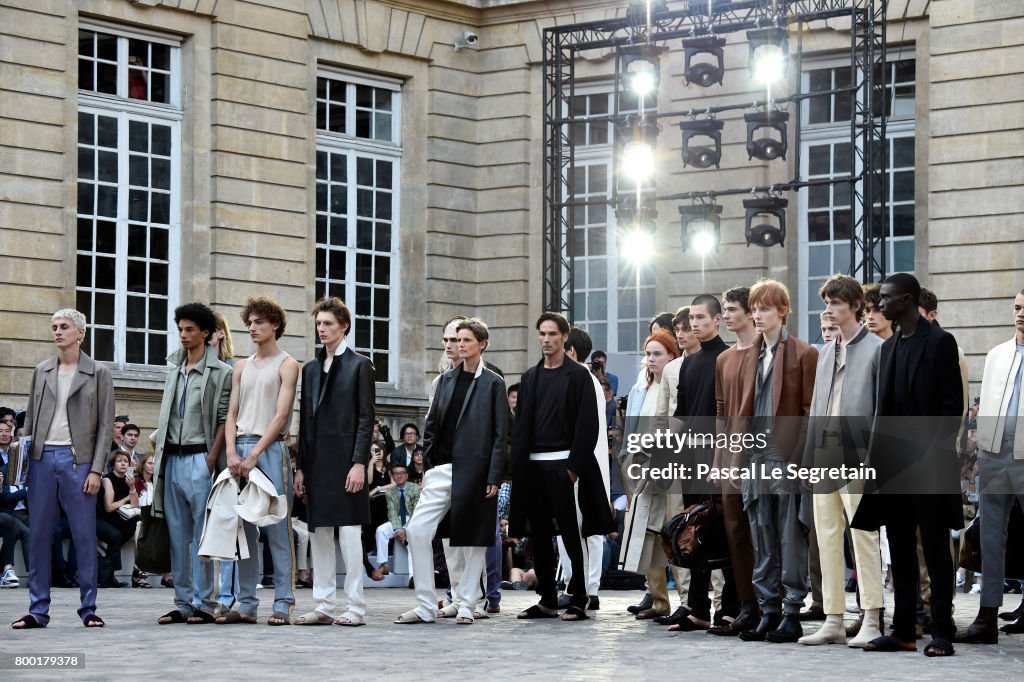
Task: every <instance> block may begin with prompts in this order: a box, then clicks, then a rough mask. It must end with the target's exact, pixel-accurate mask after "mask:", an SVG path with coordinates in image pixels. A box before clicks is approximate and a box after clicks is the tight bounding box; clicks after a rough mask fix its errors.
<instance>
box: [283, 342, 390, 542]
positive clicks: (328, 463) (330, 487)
mask: <svg viewBox="0 0 1024 682" xmlns="http://www.w3.org/2000/svg"><path fill="white" fill-rule="evenodd" d="M325 359H326V351H325V350H324V349H321V350H320V352H319V354H318V355H317V357H316V358H315V359H314V360H310V361H309V362H307V363H306V364H305V366H304V367H303V368H302V397H301V399H300V400H299V452H298V455H297V457H296V460H297V468H298V470H299V471H301V472H302V474H303V477H304V479H305V485H306V507H307V514H308V517H307V523H308V524H309V527H310V529H311V530H312V529H314V528H317V527H319V526H358V525H362V524H365V523H370V501H369V497H368V494H367V493H368V491H367V488H366V486H363V488H362V490H360V491H359V492H358V493H346V492H345V479H346V478H347V477H348V472H349V470H350V469H351V468H352V465H353V464H356V463H358V464H364V465H365V464H366V463H367V461H368V460H369V456H370V439H371V438H372V437H373V422H374V416H375V415H374V407H373V405H374V400H375V397H374V380H375V374H374V370H373V364H372V363H371V362H370V360H369V359H368V358H366V357H363V356H362V355H360V354H358V353H356V352H355V351H353V350H352V349H351V348H346V349H345V352H344V353H342V354H341V355H339V356H336V357H335V358H334V362H333V363H332V364H331V369H330V371H329V372H328V373H327V377H326V380H324V373H323V364H324V360H325Z"/></svg>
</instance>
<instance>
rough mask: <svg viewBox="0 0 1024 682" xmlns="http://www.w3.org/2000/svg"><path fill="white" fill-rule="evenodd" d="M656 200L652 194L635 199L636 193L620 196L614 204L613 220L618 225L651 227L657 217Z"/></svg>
mask: <svg viewBox="0 0 1024 682" xmlns="http://www.w3.org/2000/svg"><path fill="white" fill-rule="evenodd" d="M657 205H658V202H657V199H656V198H655V196H654V193H653V192H646V193H644V194H643V195H642V196H641V197H640V199H639V200H638V199H637V196H636V193H635V192H634V193H630V194H622V195H620V196H619V198H618V201H617V202H616V203H615V220H616V221H617V222H618V223H619V225H653V224H654V221H655V220H656V219H657V217H658V209H657Z"/></svg>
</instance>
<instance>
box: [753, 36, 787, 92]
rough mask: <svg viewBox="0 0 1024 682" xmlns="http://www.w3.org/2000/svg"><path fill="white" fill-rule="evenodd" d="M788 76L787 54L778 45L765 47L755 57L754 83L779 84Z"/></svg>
mask: <svg viewBox="0 0 1024 682" xmlns="http://www.w3.org/2000/svg"><path fill="white" fill-rule="evenodd" d="M785 75H786V54H785V53H784V52H783V51H782V49H781V48H779V47H778V46H776V45H765V46H763V47H761V48H759V49H758V50H757V53H756V54H755V55H754V81H755V82H758V83H762V84H764V85H770V84H772V83H778V82H779V81H781V80H782V79H783V78H784V77H785Z"/></svg>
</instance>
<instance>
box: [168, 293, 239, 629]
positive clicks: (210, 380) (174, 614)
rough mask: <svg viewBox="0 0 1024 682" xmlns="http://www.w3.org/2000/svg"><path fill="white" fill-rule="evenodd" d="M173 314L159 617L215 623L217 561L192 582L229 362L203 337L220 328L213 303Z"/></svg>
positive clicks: (219, 442)
mask: <svg viewBox="0 0 1024 682" xmlns="http://www.w3.org/2000/svg"><path fill="white" fill-rule="evenodd" d="M174 321H175V323H176V324H177V325H178V337H179V339H180V340H181V348H180V349H179V350H176V351H175V352H174V353H172V354H171V355H170V356H169V357H168V358H167V361H168V362H169V363H170V364H171V365H172V367H171V369H170V370H169V371H168V372H167V381H166V382H165V383H164V394H163V399H162V401H161V403H160V422H159V424H160V425H159V427H158V428H157V431H156V453H155V459H154V461H153V482H154V491H153V514H154V515H155V516H163V517H165V518H166V519H167V530H168V533H169V534H170V540H171V575H172V576H173V579H174V609H172V610H171V611H168V612H167V613H165V614H164V615H163V616H161V617H160V619H159V621H158V622H159V623H160V624H161V625H168V624H171V623H185V622H188V623H212V622H214V616H213V611H214V609H215V608H216V606H217V601H216V598H215V596H216V595H215V594H214V585H213V564H212V563H209V562H204V563H203V564H201V565H200V567H199V570H198V571H197V574H198V582H197V584H195V585H193V581H192V576H193V562H194V561H198V560H199V559H198V556H197V554H196V550H197V549H198V547H199V541H200V539H201V538H202V533H203V522H204V519H205V512H206V498H207V497H208V496H209V494H210V488H211V487H212V484H213V470H214V467H215V466H216V463H217V455H218V454H219V453H220V450H221V449H222V448H223V447H224V422H225V421H226V420H227V414H228V401H229V398H230V397H231V368H230V367H229V366H228V365H226V364H224V363H223V362H221V361H220V360H219V359H217V350H216V349H215V348H211V347H209V346H208V345H207V343H206V342H207V339H209V337H210V335H211V334H213V333H214V331H216V329H217V318H216V317H215V316H214V313H213V310H211V309H210V308H209V306H206V305H204V304H202V303H187V304H185V305H183V306H180V307H179V308H177V309H176V310H175V311H174ZM193 545H194V546H193Z"/></svg>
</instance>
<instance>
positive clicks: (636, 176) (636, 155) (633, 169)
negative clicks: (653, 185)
mask: <svg viewBox="0 0 1024 682" xmlns="http://www.w3.org/2000/svg"><path fill="white" fill-rule="evenodd" d="M620 164H621V168H622V172H623V174H625V175H626V177H628V178H629V179H631V180H633V181H634V182H636V183H637V184H643V183H644V182H645V181H647V180H648V179H649V178H650V177H651V176H652V175H654V148H653V147H651V145H649V144H647V143H646V142H627V143H626V145H625V146H624V147H623V148H622V158H621V160H620Z"/></svg>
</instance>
